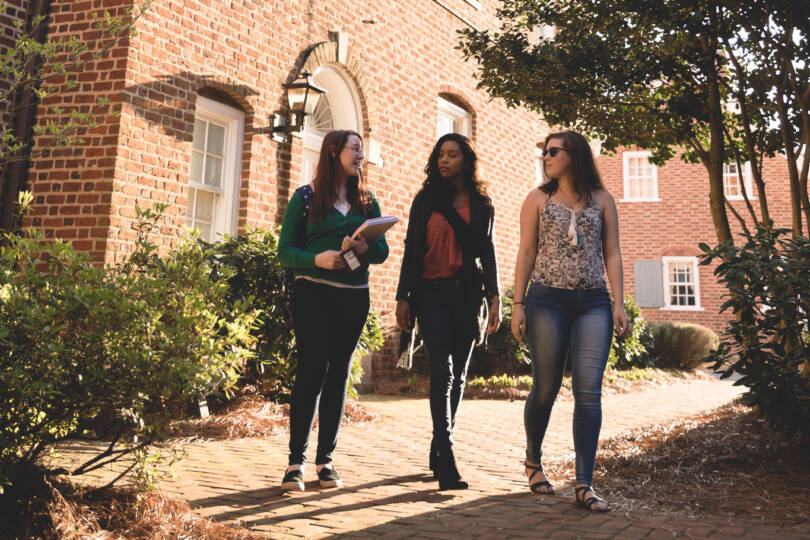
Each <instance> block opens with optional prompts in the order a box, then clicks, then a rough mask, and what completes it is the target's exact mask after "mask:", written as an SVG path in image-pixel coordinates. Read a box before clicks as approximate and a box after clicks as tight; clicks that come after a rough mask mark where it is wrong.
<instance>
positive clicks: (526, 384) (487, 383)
mask: <svg viewBox="0 0 810 540" xmlns="http://www.w3.org/2000/svg"><path fill="white" fill-rule="evenodd" d="M467 386H469V387H471V388H480V389H486V388H517V389H518V390H528V389H530V388H531V387H532V377H531V375H520V376H517V377H516V376H513V375H508V374H506V373H502V374H501V375H492V376H490V377H486V378H485V377H474V378H472V379H470V380H469V381H467Z"/></svg>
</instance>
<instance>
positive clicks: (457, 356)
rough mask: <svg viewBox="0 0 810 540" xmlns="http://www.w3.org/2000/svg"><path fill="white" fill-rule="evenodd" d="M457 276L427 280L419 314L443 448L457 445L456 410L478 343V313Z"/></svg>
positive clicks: (438, 444)
mask: <svg viewBox="0 0 810 540" xmlns="http://www.w3.org/2000/svg"><path fill="white" fill-rule="evenodd" d="M467 305H468V303H467V302H465V298H464V287H463V286H462V284H461V282H460V281H459V280H458V279H456V278H440V279H430V280H423V281H422V286H421V288H420V292H419V300H418V311H417V317H418V319H419V331H420V332H421V334H422V338H423V340H424V343H425V348H426V349H427V353H428V359H429V361H430V416H431V418H432V419H433V441H434V442H435V444H436V448H437V449H439V450H448V449H451V448H452V447H453V428H454V426H455V423H456V413H457V412H458V406H459V404H460V403H461V396H462V395H463V394H464V384H465V382H466V380H467V367H468V366H469V363H470V354H471V353H472V348H473V344H474V342H475V321H476V319H475V314H473V313H470V312H469V311H470V310H469V309H468V308H467Z"/></svg>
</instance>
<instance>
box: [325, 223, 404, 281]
mask: <svg viewBox="0 0 810 540" xmlns="http://www.w3.org/2000/svg"><path fill="white" fill-rule="evenodd" d="M397 221H399V218H398V217H394V216H382V217H377V218H370V219H367V220H366V221H364V222H363V224H362V225H360V226H359V227H357V229H356V230H355V231H354V233H353V234H352V236H351V238H352V239H354V240H357V239H358V238H360V237H361V236H362V237H363V239H364V240H365V241H366V243H369V244H370V243H372V242H376V241H377V240H379V239H380V237H381V236H382V235H383V234H385V231H387V230H388V229H390V228H391V227H393V226H394V224H395V223H396V222H397ZM340 254H341V256H342V257H343V260H344V261H345V263H346V267H347V268H348V269H349V271H350V272H354V271H355V270H360V269H361V268H365V266H366V265H365V264H364V263H363V261H362V260H361V259H360V257H359V256H358V254H357V252H356V251H355V250H354V249H353V248H351V247H349V248H347V249H344V250H343V251H341V252H340Z"/></svg>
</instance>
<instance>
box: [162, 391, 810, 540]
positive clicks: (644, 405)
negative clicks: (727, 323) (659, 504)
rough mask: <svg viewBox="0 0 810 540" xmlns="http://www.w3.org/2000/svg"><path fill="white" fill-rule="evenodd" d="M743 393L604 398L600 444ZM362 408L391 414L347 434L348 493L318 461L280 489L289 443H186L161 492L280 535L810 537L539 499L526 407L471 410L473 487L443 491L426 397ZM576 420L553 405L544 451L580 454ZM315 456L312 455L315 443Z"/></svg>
mask: <svg viewBox="0 0 810 540" xmlns="http://www.w3.org/2000/svg"><path fill="white" fill-rule="evenodd" d="M738 392H739V388H737V387H732V386H731V384H730V383H729V382H728V381H717V380H711V381H692V382H684V383H679V384H676V385H672V386H667V387H661V388H656V389H652V390H648V391H644V392H636V393H632V394H614V395H609V396H606V397H605V398H604V400H603V402H604V423H603V428H602V437H603V438H605V437H610V436H613V435H617V434H619V433H621V432H623V431H625V430H627V429H630V428H633V427H636V426H639V425H642V424H646V423H651V422H660V421H663V420H666V419H674V418H677V417H681V416H686V415H691V414H696V413H699V412H701V411H704V410H708V409H712V408H714V407H717V406H720V405H724V404H726V403H728V402H729V401H731V400H732V399H733V398H734V397H735V396H736V395H737V394H738ZM363 401H364V402H365V404H366V405H367V406H368V407H369V408H371V409H374V410H377V411H379V412H380V413H381V414H382V415H383V416H384V418H383V419H382V420H380V421H378V422H376V423H374V424H370V425H358V426H344V427H343V428H342V429H341V433H340V440H339V445H338V450H337V452H336V456H335V464H336V467H337V468H338V470H339V471H340V472H341V473H342V476H343V479H344V484H345V485H344V487H343V489H322V488H320V487H319V486H318V485H317V481H316V480H315V474H314V467H312V466H310V467H309V468H308V470H307V475H306V477H307V479H308V482H307V491H306V492H305V493H296V494H284V493H282V492H281V491H280V490H279V489H278V487H277V486H278V484H279V482H280V479H281V476H282V473H283V471H284V468H285V465H286V456H287V438H286V436H281V437H273V438H271V439H240V440H234V441H222V442H207V443H193V444H188V445H186V446H185V450H186V452H187V456H186V458H185V459H184V460H182V461H180V462H179V463H177V464H175V465H174V467H173V468H174V470H175V471H176V472H177V473H178V476H177V478H174V479H167V480H164V481H163V483H162V484H161V486H162V488H163V490H164V491H166V492H167V493H168V494H169V495H171V496H174V497H179V498H183V499H185V500H187V501H189V502H190V503H191V505H192V506H193V507H195V508H198V512H199V513H200V514H201V515H204V516H207V517H210V518H212V519H215V520H221V521H236V520H239V521H242V522H243V523H245V524H247V525H248V526H250V527H251V528H252V529H254V530H257V531H264V532H267V533H269V536H270V537H271V538H301V537H307V538H308V537H321V538H323V537H332V536H335V535H339V536H345V537H347V538H352V537H356V538H368V537H382V538H403V537H419V538H476V537H480V538H558V539H565V538H593V539H598V538H627V539H640V538H645V539H649V540H654V539H663V538H673V537H686V538H689V537H691V538H713V539H715V538H717V539H721V538H762V539H766V538H767V539H773V538H780V539H793V538H797V539H798V538H810V522H807V523H805V524H803V525H801V526H798V527H783V528H781V529H780V528H778V527H758V526H750V525H742V524H734V523H728V522H725V521H700V522H693V521H679V520H673V519H665V518H663V517H659V516H655V515H649V516H644V515H641V517H639V514H638V513H634V514H633V517H632V518H628V517H627V516H625V515H622V514H620V513H618V512H615V513H611V514H607V515H595V514H589V513H587V512H586V511H584V510H582V509H580V508H578V507H577V506H575V505H574V504H573V503H572V500H573V490H572V487H571V485H570V484H569V485H566V486H559V485H558V494H557V495H555V496H537V495H532V494H531V493H528V491H527V489H526V486H525V481H524V476H523V474H522V469H521V467H520V462H521V459H522V456H523V440H524V439H523V438H524V433H523V403H522V402H508V401H488V400H487V401H485V400H480V401H479V400H465V401H464V402H463V403H462V406H461V411H460V416H459V420H458V425H457V427H456V456H457V458H458V461H459V463H460V466H461V469H462V472H463V474H464V477H465V479H466V480H468V481H469V482H470V486H471V488H470V489H469V490H467V491H456V492H441V491H438V490H437V483H436V482H435V481H433V480H432V479H431V478H430V477H429V476H428V475H427V474H426V472H429V471H428V470H427V448H428V444H429V429H428V426H429V425H430V419H429V412H428V405H427V401H426V400H425V399H402V398H391V397H386V396H364V397H363ZM572 414H573V403H572V402H562V401H561V402H558V403H557V405H556V406H555V408H554V412H553V414H552V419H551V424H550V426H549V430H548V435H547V438H546V443H545V445H544V452H545V453H546V455H553V454H556V455H559V454H560V453H566V452H572V450H573V441H572V435H571V417H572ZM313 435H314V434H313ZM314 440H315V439H314V438H313V441H314ZM308 457H309V459H310V462H311V461H312V460H313V459H314V444H313V445H311V447H310V452H309V456H308ZM559 488H561V489H559Z"/></svg>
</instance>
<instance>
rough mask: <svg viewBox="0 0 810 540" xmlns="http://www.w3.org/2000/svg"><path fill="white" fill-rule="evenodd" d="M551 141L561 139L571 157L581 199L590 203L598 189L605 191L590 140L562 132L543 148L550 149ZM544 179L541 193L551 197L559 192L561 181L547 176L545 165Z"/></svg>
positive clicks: (555, 135)
mask: <svg viewBox="0 0 810 540" xmlns="http://www.w3.org/2000/svg"><path fill="white" fill-rule="evenodd" d="M551 139H560V140H561V141H562V146H563V148H565V149H566V150H567V151H568V155H569V156H571V176H572V177H573V179H574V190H575V191H576V192H577V195H578V196H579V197H580V198H582V197H583V196H584V197H585V200H586V201H587V202H590V201H591V193H593V192H594V191H595V190H597V189H605V185H604V184H603V183H602V177H601V176H599V170H598V169H597V168H596V162H595V161H594V159H593V153H592V152H591V147H590V145H589V144H588V140H587V139H586V138H585V137H583V136H582V135H580V134H579V133H577V132H576V131H561V132H559V133H552V134H551V135H549V136H547V137H546V141H545V143H544V144H543V148H547V147H548V141H550V140H551ZM543 178H545V179H546V183H545V184H543V185H541V186H540V190H541V191H543V192H544V193H548V194H549V195H550V194H552V193H554V192H555V191H557V188H558V187H559V185H560V181H559V179H558V178H550V177H549V176H548V175H547V174H546V167H545V164H544V165H543Z"/></svg>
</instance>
